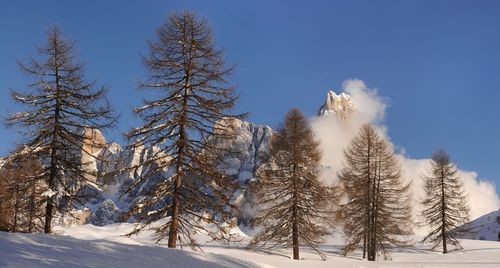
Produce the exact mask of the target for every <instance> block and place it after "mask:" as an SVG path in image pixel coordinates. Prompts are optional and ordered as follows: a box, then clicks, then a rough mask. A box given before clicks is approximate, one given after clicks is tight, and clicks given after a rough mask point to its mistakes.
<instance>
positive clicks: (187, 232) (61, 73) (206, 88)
mask: <svg viewBox="0 0 500 268" xmlns="http://www.w3.org/2000/svg"><path fill="white" fill-rule="evenodd" d="M148 48H149V50H148V53H147V54H146V55H144V56H143V57H142V59H143V64H144V66H145V68H146V71H147V76H146V77H145V78H144V79H143V81H141V82H140V83H139V88H141V89H142V90H144V91H154V92H155V94H153V95H152V96H155V97H148V98H145V99H144V101H143V102H144V103H143V105H142V106H141V107H138V108H136V109H135V110H134V112H135V113H136V114H137V115H138V116H139V118H141V120H142V124H141V125H140V126H137V127H136V128H134V129H132V130H130V131H129V132H128V133H126V134H125V135H126V137H127V138H128V140H129V145H128V146H129V147H130V148H136V147H139V146H145V147H153V146H155V147H158V148H160V150H158V151H157V152H156V153H155V154H154V155H152V157H151V158H149V159H148V160H147V161H144V162H142V163H139V164H138V165H137V166H133V167H130V168H132V169H135V168H139V167H142V168H144V170H147V172H144V173H142V175H141V177H139V178H138V179H137V181H136V182H135V183H134V184H133V185H131V186H130V188H129V190H133V189H134V188H135V187H137V185H140V184H141V183H142V182H144V181H147V180H148V179H150V178H151V177H153V176H155V177H158V176H163V179H162V180H159V183H157V184H155V185H154V186H153V187H151V188H150V189H149V191H148V192H147V193H146V194H145V195H144V198H143V199H142V200H141V201H140V202H137V203H134V204H133V205H132V207H131V209H130V211H129V212H128V216H129V217H131V218H134V219H135V220H137V221H138V222H139V225H138V226H137V228H135V229H134V231H133V232H132V233H130V234H129V235H132V234H135V233H138V232H141V231H142V230H144V229H149V228H152V229H154V230H155V234H156V237H155V238H156V240H157V241H160V240H164V239H168V246H169V247H173V248H175V247H177V246H178V245H179V243H182V245H186V246H191V247H196V246H197V242H196V240H195V234H197V233H199V232H200V231H202V232H204V233H206V234H208V235H209V236H210V237H212V238H213V239H214V240H225V241H232V240H234V238H233V236H232V235H231V232H230V228H231V227H232V225H231V224H230V222H231V220H232V217H233V211H234V210H237V209H238V208H237V207H235V205H234V204H232V203H231V197H232V195H233V194H234V192H235V190H236V189H237V187H238V185H237V183H236V182H235V181H234V180H232V179H231V178H230V177H229V176H227V175H226V174H225V173H224V172H223V171H221V170H220V169H219V168H218V167H219V166H221V164H222V163H223V161H224V157H223V156H224V155H225V154H226V153H228V152H227V146H224V144H227V143H229V142H231V140H232V139H234V138H235V136H234V135H235V131H233V129H232V127H233V125H232V124H231V120H233V119H242V118H244V117H245V114H236V113H234V112H232V111H233V108H234V106H235V104H236V102H237V100H238V95H237V94H236V91H235V87H234V86H232V85H231V84H230V83H229V78H230V75H231V74H232V72H233V68H232V66H231V65H228V64H227V63H226V62H225V59H224V55H223V51H222V50H220V49H217V48H216V47H215V42H214V37H213V33H212V31H211V29H210V27H209V25H208V23H207V21H206V20H205V19H200V18H198V17H197V16H195V15H194V14H193V13H190V12H181V13H175V14H173V15H171V16H170V17H169V18H168V19H167V20H166V21H165V23H163V24H162V25H160V27H159V28H158V29H157V30H156V37H155V39H153V40H149V41H148ZM19 65H20V68H21V70H22V71H23V72H26V73H27V74H28V75H30V76H31V77H32V81H30V82H29V83H28V86H27V88H26V89H25V90H23V91H17V90H14V91H13V92H12V99H13V100H14V101H15V102H16V103H19V104H22V105H23V107H24V110H22V111H20V112H17V113H14V114H12V115H11V116H10V117H9V118H8V120H7V124H8V125H9V126H11V127H16V129H18V130H19V131H20V132H21V133H22V136H21V137H20V140H19V144H21V145H20V147H19V149H18V150H16V151H15V152H13V153H12V154H10V155H9V157H8V158H7V159H6V163H5V164H4V165H3V167H2V169H1V173H0V228H1V229H2V230H5V231H13V232H39V231H44V232H45V233H50V232H52V225H53V222H54V218H56V217H58V216H60V215H61V213H65V212H67V211H69V210H71V208H72V207H73V204H76V203H78V202H79V201H80V200H81V198H82V196H79V195H78V191H77V190H78V188H79V187H80V186H81V185H83V184H85V183H87V182H89V176H92V175H93V174H88V173H87V171H86V170H85V168H83V167H84V166H85V165H86V164H87V163H83V162H82V157H81V155H79V154H77V153H75V152H76V151H79V150H80V151H81V150H82V148H93V147H95V146H98V144H94V143H93V141H92V140H89V139H86V137H85V131H84V129H89V128H90V129H105V128H109V127H113V126H114V124H115V123H116V120H117V118H116V116H115V113H114V112H113V110H112V108H111V106H110V105H109V102H108V101H107V99H106V90H107V88H106V87H105V86H97V83H96V82H95V81H93V80H88V79H87V78H86V77H85V74H84V66H83V65H82V64H81V63H79V62H78V61H77V59H76V56H75V54H74V44H73V42H72V41H70V40H67V39H65V38H64V37H63V36H62V33H61V30H60V29H59V28H57V27H54V28H51V29H50V30H49V31H48V32H47V43H46V45H45V46H43V47H37V55H36V57H32V58H31V59H30V60H29V61H27V62H26V63H20V64H19ZM333 138H334V137H333ZM82 143H85V144H86V145H89V146H82ZM83 150H85V149H83ZM83 153H87V154H88V155H89V156H91V157H95V156H93V155H92V154H91V152H85V151H84V152H83ZM321 157H322V154H321V149H320V146H319V143H318V141H317V140H316V139H315V137H314V133H313V131H312V130H311V128H310V126H309V123H308V121H307V119H306V118H305V117H304V116H303V115H302V114H301V112H300V111H298V110H296V109H292V110H291V111H290V112H289V113H287V115H286V116H285V120H284V123H283V126H282V127H281V128H280V129H279V130H278V131H277V132H276V133H275V134H274V135H273V138H272V142H271V145H270V153H269V155H268V157H267V158H266V159H263V160H264V164H263V165H262V166H261V168H260V169H259V170H258V171H257V176H258V177H259V183H258V184H257V185H256V186H255V187H254V188H253V191H252V194H253V196H254V199H255V203H256V207H257V214H256V215H255V219H254V220H253V225H254V226H255V227H259V230H260V232H259V233H258V234H257V235H256V236H255V237H254V238H253V240H252V241H251V242H250V245H249V246H250V247H251V248H274V247H277V246H280V247H292V248H293V258H294V259H300V255H299V249H300V247H302V246H305V247H311V248H312V249H314V250H315V251H317V252H318V254H320V255H321V256H322V257H323V258H324V254H323V253H321V250H320V247H319V246H320V245H321V244H322V243H323V242H324V238H325V236H326V235H328V234H329V233H330V232H331V230H332V227H333V226H334V225H337V226H342V229H343V231H344V233H345V237H346V246H345V250H344V254H350V253H352V252H353V251H355V250H357V249H361V250H362V252H363V253H362V254H363V258H367V259H368V260H371V261H373V260H376V258H377V256H384V257H388V256H389V251H390V250H391V248H393V247H402V246H410V244H411V243H410V241H409V240H407V238H406V237H407V236H408V235H410V234H411V233H412V226H413V224H414V219H412V216H411V215H412V214H411V211H412V207H411V202H410V200H411V192H410V184H409V183H408V182H407V181H408V180H405V179H404V178H402V176H401V168H400V165H399V163H398V161H397V158H396V157H395V155H394V151H393V148H392V146H391V145H390V144H389V143H388V142H387V141H386V140H385V139H384V137H383V136H382V135H380V134H379V133H378V131H377V129H376V128H375V127H373V126H370V125H365V126H363V127H362V128H361V129H360V132H359V133H358V135H357V136H356V138H354V140H353V141H352V142H351V144H350V146H349V147H348V148H346V150H345V153H344V157H345V161H344V166H343V168H342V169H341V171H340V172H339V174H338V177H339V179H340V180H339V183H338V184H337V185H325V184H324V183H323V182H322V181H321V180H320V179H319V176H320V172H321V164H320V163H321ZM166 170H168V171H169V172H165V171H166ZM115 172H119V171H115ZM424 180H425V189H426V194H427V197H426V199H425V200H423V202H422V205H423V206H424V210H423V211H422V215H423V216H424V218H425V219H426V223H425V224H426V225H428V226H431V227H432V231H431V232H430V233H429V235H428V236H427V237H426V238H425V240H426V241H427V240H428V241H430V242H432V243H433V245H434V247H437V246H438V245H440V244H442V247H443V252H446V251H447V244H449V243H451V244H452V245H455V246H459V243H458V240H457V239H456V236H455V235H456V230H457V229H456V227H458V226H459V225H460V224H462V223H464V222H465V221H466V220H467V215H468V207H467V201H466V194H465V192H464V189H463V184H462V183H461V180H460V178H459V177H458V176H457V172H456V167H455V165H454V164H453V163H452V162H451V161H450V159H449V156H448V155H447V154H446V153H445V152H442V151H439V152H437V153H436V154H435V155H434V156H433V158H432V170H431V175H429V176H426V177H425V178H424ZM159 219H164V221H161V223H159V222H158V220H159ZM154 222H155V223H156V224H153V223H154ZM152 226H153V227H152Z"/></svg>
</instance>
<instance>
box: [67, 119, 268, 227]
mask: <svg viewBox="0 0 500 268" xmlns="http://www.w3.org/2000/svg"><path fill="white" fill-rule="evenodd" d="M230 124H231V126H232V129H233V131H234V132H235V133H234V134H235V138H234V139H233V140H231V141H225V143H224V144H221V146H222V147H224V148H226V149H227V151H228V153H227V154H226V155H225V156H224V161H223V162H222V164H221V165H220V166H219V168H220V169H221V170H222V171H223V172H224V173H225V174H227V175H228V176H230V177H231V178H232V179H234V180H238V182H239V183H240V185H241V186H242V188H243V189H245V188H246V186H247V185H248V184H249V183H250V182H251V181H253V180H255V179H256V176H255V173H256V171H257V169H258V167H259V166H260V165H261V163H262V160H263V158H264V157H265V155H266V154H267V152H268V146H269V143H270V142H271V136H272V133H273V131H272V129H271V128H270V127H268V126H262V125H255V124H252V123H249V122H246V121H242V120H232V121H231V122H230ZM85 136H86V137H88V139H89V141H87V142H82V148H81V155H82V165H83V166H84V168H85V169H86V171H87V172H88V173H90V174H92V175H89V176H90V177H89V178H88V179H89V181H90V183H88V184H86V185H83V186H82V187H81V188H80V190H79V191H80V192H81V193H82V194H86V195H89V196H95V197H93V198H89V199H87V200H85V201H86V202H85V204H84V205H83V206H81V207H78V208H77V209H78V210H77V211H83V210H84V209H85V208H89V209H90V210H91V211H92V217H91V218H90V219H89V220H88V221H90V222H92V223H93V224H95V225H105V224H108V223H110V222H116V221H120V220H123V215H124V212H125V211H127V210H128V208H129V206H130V205H131V204H132V203H134V202H136V201H137V200H140V199H141V196H142V195H143V194H144V193H145V192H146V191H147V190H148V189H150V188H151V187H152V186H153V185H154V184H156V183H158V181H159V180H161V179H163V178H164V176H163V175H166V174H167V173H168V170H164V171H163V172H164V173H163V174H156V175H152V176H150V177H149V178H148V179H147V180H145V181H144V182H142V183H139V185H137V186H136V187H133V189H132V190H129V188H130V186H131V185H133V184H136V183H137V182H138V179H139V178H140V177H141V175H143V174H145V172H147V169H146V168H145V167H142V166H141V164H142V163H144V162H145V161H147V160H148V159H150V158H151V157H152V156H153V155H155V154H156V153H158V151H159V149H158V148H156V147H152V148H145V147H144V146H139V147H135V148H122V147H121V146H120V145H118V144H116V143H109V144H108V143H106V139H105V138H104V136H103V134H102V133H101V132H100V131H99V130H90V129H87V130H85ZM90 140H92V142H90ZM159 153H161V152H159ZM164 159H165V160H166V159H168V156H166V155H165V157H164ZM245 192H246V191H245V190H242V191H241V190H240V191H238V192H237V193H235V199H238V200H239V202H243V201H242V200H243V199H244V198H243V197H242V196H244V195H245Z"/></svg>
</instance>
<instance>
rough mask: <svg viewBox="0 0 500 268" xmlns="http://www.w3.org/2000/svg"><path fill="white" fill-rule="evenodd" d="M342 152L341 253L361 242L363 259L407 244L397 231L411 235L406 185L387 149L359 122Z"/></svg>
mask: <svg viewBox="0 0 500 268" xmlns="http://www.w3.org/2000/svg"><path fill="white" fill-rule="evenodd" d="M344 155H345V163H344V167H343V168H342V170H341V172H340V173H339V178H340V180H341V182H342V184H343V187H344V189H345V192H346V195H347V198H348V202H347V203H346V204H345V205H344V206H343V208H342V214H343V215H342V217H343V218H344V219H345V221H346V222H345V225H344V232H345V235H346V238H347V245H346V246H345V249H344V254H348V253H349V252H352V251H354V250H355V249H356V248H357V247H358V246H359V245H360V244H361V243H362V245H363V258H367V259H368V260H370V261H375V260H376V257H377V255H379V254H382V255H383V256H384V257H385V258H387V257H389V253H388V249H389V248H390V247H391V246H405V245H407V243H406V241H405V240H403V239H402V236H404V235H408V234H411V208H410V200H411V197H410V194H409V184H405V183H404V182H403V180H402V178H401V172H400V166H399V163H398V161H397V159H396V158H395V156H394V153H393V151H392V148H391V147H390V145H389V144H388V143H387V142H386V141H385V140H384V139H383V138H382V137H380V136H379V135H378V134H377V131H376V130H375V129H374V128H373V127H372V126H370V125H364V126H362V127H361V130H360V132H359V134H358V135H357V136H356V137H355V138H354V139H353V141H352V142H351V144H350V146H349V147H348V148H347V149H346V150H345V151H344Z"/></svg>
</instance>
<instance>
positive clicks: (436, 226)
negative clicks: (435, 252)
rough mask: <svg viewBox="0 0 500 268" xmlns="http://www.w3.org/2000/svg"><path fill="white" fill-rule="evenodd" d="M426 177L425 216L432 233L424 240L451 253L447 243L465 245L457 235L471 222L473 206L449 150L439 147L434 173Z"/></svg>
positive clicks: (435, 154) (435, 158) (433, 157)
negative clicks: (470, 214)
mask: <svg viewBox="0 0 500 268" xmlns="http://www.w3.org/2000/svg"><path fill="white" fill-rule="evenodd" d="M423 180H424V190H425V194H426V196H425V199H424V200H423V201H422V206H423V208H424V209H423V211H422V216H423V217H424V219H425V223H426V224H427V225H428V226H429V227H430V232H429V234H428V235H427V236H426V237H425V238H424V239H423V240H422V242H425V241H429V242H430V243H432V244H433V246H432V249H435V248H437V247H439V246H440V245H442V248H443V253H448V247H447V244H451V245H453V246H455V247H458V248H462V246H461V245H460V242H459V241H458V240H457V234H458V232H459V231H460V230H459V227H460V226H461V225H462V224H464V223H467V222H468V221H469V210H470V208H469V204H468V200H467V194H466V192H465V189H464V184H463V182H462V179H461V178H460V176H458V174H457V167H456V166H455V164H454V163H453V162H452V161H451V160H450V156H449V154H448V153H447V152H445V151H443V150H438V151H437V152H435V153H434V154H433V155H432V159H431V174H430V175H429V176H424V177H423Z"/></svg>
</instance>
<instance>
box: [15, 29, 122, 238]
mask: <svg viewBox="0 0 500 268" xmlns="http://www.w3.org/2000/svg"><path fill="white" fill-rule="evenodd" d="M36 51H37V56H38V58H37V59H35V58H31V59H30V60H29V61H28V63H26V64H25V63H21V62H20V63H19V66H20V68H21V70H22V71H23V72H25V73H26V74H28V75H30V76H32V77H33V82H32V83H30V84H29V85H28V90H26V91H25V92H20V91H15V90H13V91H12V98H13V99H14V101H15V102H17V103H20V104H22V105H24V106H25V107H26V109H25V110H23V111H21V112H17V113H14V114H12V116H11V117H10V118H9V119H8V120H7V124H8V125H9V126H18V127H20V128H22V130H21V132H22V134H24V138H25V140H24V141H23V144H26V145H27V147H26V148H25V149H24V151H23V152H21V153H22V154H32V155H37V156H39V157H40V159H42V161H43V164H44V169H43V170H42V172H41V173H40V174H38V175H37V176H36V177H38V178H39V179H43V180H46V183H47V185H48V187H49V191H48V192H47V193H46V212H45V227H44V231H45V232H46V233H49V232H51V230H52V221H53V218H54V216H55V213H56V212H61V211H62V210H63V208H69V207H70V206H69V205H68V204H71V203H72V202H73V201H75V200H78V196H77V195H76V193H75V192H76V189H77V187H78V186H79V185H81V184H82V183H84V182H86V181H87V180H88V176H86V174H87V171H86V170H85V169H84V168H83V167H84V166H85V164H86V163H82V161H81V159H82V158H81V156H80V153H79V152H80V150H81V149H82V148H83V147H84V146H82V142H83V141H84V140H85V136H84V129H85V128H91V129H104V128H107V127H110V126H112V125H113V123H114V122H115V117H114V116H113V114H112V111H111V108H110V105H109V103H108V101H107V99H106V97H105V94H106V88H105V87H96V86H95V81H91V82H87V81H86V79H85V77H84V70H83V68H84V67H83V65H82V64H81V63H77V62H76V60H75V55H74V45H73V43H72V42H71V41H68V40H66V39H65V38H63V37H62V34H61V30H60V29H59V28H58V27H52V28H50V29H49V30H48V31H47V44H46V45H45V46H43V47H37V50H36ZM85 142H87V143H92V142H93V141H92V140H88V139H87V140H86V141H85ZM89 147H91V146H89ZM86 153H88V154H89V155H90V152H86Z"/></svg>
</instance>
